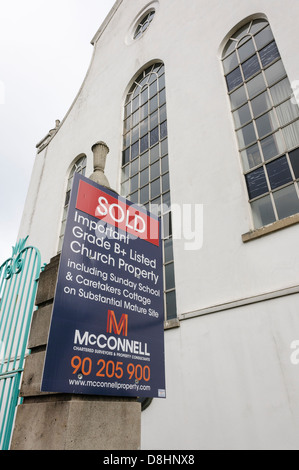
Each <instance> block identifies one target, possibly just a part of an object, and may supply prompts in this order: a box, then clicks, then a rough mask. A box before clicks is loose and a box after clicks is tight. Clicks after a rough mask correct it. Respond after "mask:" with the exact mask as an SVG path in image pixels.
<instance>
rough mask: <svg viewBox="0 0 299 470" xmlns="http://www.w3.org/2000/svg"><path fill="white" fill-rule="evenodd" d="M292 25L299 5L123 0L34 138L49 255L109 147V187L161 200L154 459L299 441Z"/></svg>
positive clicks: (298, 210)
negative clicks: (72, 192)
mask: <svg viewBox="0 0 299 470" xmlns="http://www.w3.org/2000/svg"><path fill="white" fill-rule="evenodd" d="M298 16H299V4H298V3H297V2H296V1H295V0H285V1H284V2H282V1H281V0H271V1H270V0H243V1H242V2H240V1H239V0H227V1H226V2H220V1H219V0H210V1H209V2H207V1H204V0H189V1H188V2H186V1H185V2H183V1H181V0H155V1H153V2H147V1H146V0H134V2H132V1H130V0H117V1H116V3H115V5H114V7H113V8H112V10H111V12H110V14H109V15H108V16H107V18H106V20H105V21H104V23H103V25H102V26H101V27H100V29H99V30H98V32H97V33H96V35H95V36H94V38H93V40H92V43H93V45H94V54H93V58H92V61H91V64H90V67H89V70H88V72H87V74H86V78H85V81H84V83H83V84H82V87H81V89H80V90H79V92H78V95H77V96H76V98H75V100H74V102H73V104H72V105H71V107H70V109H69V111H68V113H67V115H66V116H65V117H64V119H63V120H62V121H61V122H60V123H57V126H56V128H55V129H54V130H53V131H51V132H50V134H49V135H48V136H47V138H45V139H44V140H43V141H41V142H40V143H39V144H38V152H37V155H36V159H35V164H34V168H33V172H32V178H31V182H30V187H29V191H28V196H27V200H26V203H25V208H24V213H23V218H22V221H21V226H20V232H19V236H20V237H25V236H26V235H29V241H30V244H32V245H35V246H37V247H38V248H39V250H40V252H41V255H42V260H43V262H46V263H47V262H49V261H50V259H51V258H52V257H53V256H55V255H56V254H57V253H58V252H59V250H60V247H61V240H62V236H63V229H64V228H63V227H64V226H63V221H64V219H65V214H66V210H67V203H68V191H69V189H70V184H71V179H72V172H74V171H81V172H82V173H85V175H86V176H89V175H90V174H91V173H92V171H93V166H92V165H93V156H92V151H91V147H92V145H93V144H94V143H96V142H97V141H99V140H102V141H105V142H106V144H107V145H108V146H109V149H110V152H109V154H108V157H107V164H106V171H105V172H106V176H107V178H108V180H109V182H110V185H111V187H112V188H113V189H115V190H116V191H117V192H119V193H121V194H123V195H125V196H128V197H129V198H130V199H131V200H132V201H134V202H136V203H142V204H143V205H145V206H146V207H147V208H149V209H151V208H152V205H157V204H158V205H160V207H162V209H161V211H162V218H163V220H164V226H165V227H168V231H167V230H166V231H165V233H164V242H163V246H164V263H165V267H164V269H165V306H166V319H165V347H166V357H165V361H166V387H167V398H166V399H165V400H164V399H154V400H153V401H152V403H151V404H150V406H148V408H147V409H145V410H144V411H143V412H142V448H143V449H247V448H248V449H278V448H282V449H298V447H299V444H298V442H299V398H298V397H299V365H296V362H297V356H296V346H297V344H296V343H295V341H296V340H297V339H298V340H299V257H298V255H297V246H298V240H299V225H298V222H299V188H298V182H299V151H298V152H297V148H299V124H298V123H299V120H298V118H299V110H298V109H299V108H298V105H297V102H296V89H295V92H293V89H292V86H293V87H294V86H296V80H297V79H298V80H299V63H298V61H297V60H296V57H297V41H296V32H297V18H298ZM172 208H173V210H172ZM189 212H190V214H191V225H190V218H189V217H188V214H189ZM170 213H172V230H171V229H169V227H170V226H171V224H170V223H169V220H170ZM298 344H299V343H298ZM297 347H298V346H297Z"/></svg>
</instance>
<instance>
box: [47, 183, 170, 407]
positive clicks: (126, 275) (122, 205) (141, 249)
mask: <svg viewBox="0 0 299 470" xmlns="http://www.w3.org/2000/svg"><path fill="white" fill-rule="evenodd" d="M161 245H162V243H161V227H160V220H159V219H158V218H157V217H155V216H153V215H152V214H150V213H149V212H147V211H145V210H144V209H143V208H141V207H139V206H136V205H134V204H132V203H131V202H130V201H128V200H126V199H124V198H122V197H120V196H118V195H117V194H116V193H114V192H113V191H110V190H108V189H106V188H104V187H102V186H99V185H98V184H96V183H94V182H93V181H91V180H89V179H88V178H85V177H83V176H82V175H79V174H75V176H74V182H73V187H72V191H71V199H70V204H69V210H68V217H67V223H66V229H65V235H64V242H63V247H62V252H61V258H60V265H59V272H58V280H57V286H56V293H55V299H54V305H53V313H52V320H51V326H50V332H49V339H48V345H47V352H46V358H45V364H44V373H43V380H42V387H41V390H42V391H49V392H61V393H81V394H92V395H114V396H133V397H136V396H139V397H161V398H164V397H165V396H166V392H165V373H164V327H163V325H164V302H163V275H162V246H161Z"/></svg>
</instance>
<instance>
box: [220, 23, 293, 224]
mask: <svg viewBox="0 0 299 470" xmlns="http://www.w3.org/2000/svg"><path fill="white" fill-rule="evenodd" d="M222 63H223V69H224V73H225V79H226V85H227V90H228V94H229V98H230V103H231V110H232V115H233V122H234V127H235V131H236V136H237V142H238V147H239V152H240V157H241V162H242V165H243V170H244V175H245V181H246V185H247V189H248V196H249V202H250V204H251V208H252V214H253V221H254V226H255V228H260V227H262V226H265V225H267V224H270V223H272V222H275V221H276V220H279V219H283V218H285V217H287V216H289V215H292V214H295V213H297V212H299V198H298V197H299V192H298V181H299V178H298V176H299V175H298V168H299V110H298V105H297V104H296V103H295V104H294V103H293V100H292V99H291V96H292V88H291V85H290V82H289V79H288V77H287V74H286V71H285V68H284V66H283V63H282V60H281V56H280V53H279V50H278V47H277V44H276V42H275V39H274V37H273V34H272V31H271V28H270V25H269V23H268V22H267V21H266V20H264V19H257V20H253V21H251V22H249V23H247V24H246V25H244V26H242V28H240V29H239V30H238V31H236V32H235V33H234V34H233V36H232V37H231V38H230V40H229V41H228V42H227V44H226V46H225V49H224V53H223V57H222Z"/></svg>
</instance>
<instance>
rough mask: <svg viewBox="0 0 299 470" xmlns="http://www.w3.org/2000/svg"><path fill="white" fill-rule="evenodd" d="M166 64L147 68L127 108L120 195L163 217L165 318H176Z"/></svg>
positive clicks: (134, 86) (136, 85) (126, 105)
mask: <svg viewBox="0 0 299 470" xmlns="http://www.w3.org/2000/svg"><path fill="white" fill-rule="evenodd" d="M167 135H168V133H167V116H166V94H165V70H164V65H163V64H161V63H156V64H154V65H152V66H150V67H148V68H147V69H146V70H144V71H143V72H142V73H141V74H140V75H139V76H138V78H137V79H136V80H135V81H134V83H133V85H132V86H131V88H130V90H129V93H128V95H127V97H126V101H125V107H124V129H123V152H122V176H121V194H122V195H123V196H125V197H127V198H128V199H130V200H131V201H132V202H134V203H136V204H141V205H143V206H144V207H145V208H146V209H147V210H149V211H151V212H153V213H155V214H156V215H158V216H161V220H162V237H163V242H162V243H163V264H164V299H165V302H164V304H165V312H166V319H171V318H175V317H176V296H175V277H174V258H173V244H172V228H171V227H172V225H171V208H170V186H169V166H168V143H167Z"/></svg>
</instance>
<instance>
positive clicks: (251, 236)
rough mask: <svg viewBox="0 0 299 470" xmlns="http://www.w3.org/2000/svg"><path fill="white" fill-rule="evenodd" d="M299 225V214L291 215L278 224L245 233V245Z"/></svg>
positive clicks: (243, 236)
mask: <svg viewBox="0 0 299 470" xmlns="http://www.w3.org/2000/svg"><path fill="white" fill-rule="evenodd" d="M298 223H299V214H295V215H291V216H290V217H286V218H285V219H282V220H278V221H277V222H274V223H273V224H270V225H267V226H266V227H262V228H259V229H256V230H252V231H251V232H247V233H244V234H243V235H242V241H243V243H247V242H250V241H251V240H255V239H256V238H260V237H264V236H265V235H269V234H270V233H273V232H276V231H277V230H282V229H284V228H287V227H290V226H291V225H295V224H298Z"/></svg>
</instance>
